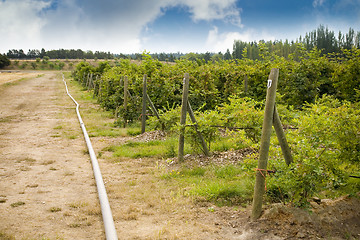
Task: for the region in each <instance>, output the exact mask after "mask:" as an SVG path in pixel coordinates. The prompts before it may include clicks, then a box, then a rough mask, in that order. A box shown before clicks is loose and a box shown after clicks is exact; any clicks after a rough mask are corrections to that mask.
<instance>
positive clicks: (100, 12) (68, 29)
mask: <svg viewBox="0 0 360 240" xmlns="http://www.w3.org/2000/svg"><path fill="white" fill-rule="evenodd" d="M235 2H236V0H137V1H129V0H102V1H99V0H77V1H73V0H61V1H59V0H0V36H1V38H0V52H6V51H7V50H9V49H13V48H16V49H19V48H22V49H24V50H25V51H26V50H27V49H34V48H36V49H40V48H42V47H44V48H45V49H47V50H49V49H58V48H75V49H77V48H80V49H83V50H100V51H111V52H114V53H119V52H122V53H133V52H139V51H141V50H142V49H141V48H142V39H140V35H141V33H142V30H144V29H145V28H146V26H147V25H148V24H149V23H151V22H152V21H154V20H156V19H157V18H158V17H159V16H161V15H162V14H164V12H165V11H166V9H167V8H168V7H177V6H183V7H185V9H187V10H188V11H189V12H190V13H191V17H192V20H193V21H211V20H223V21H227V22H230V23H232V24H234V25H236V26H241V19H240V9H238V8H236V5H235Z"/></svg>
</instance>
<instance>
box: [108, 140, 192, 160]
mask: <svg viewBox="0 0 360 240" xmlns="http://www.w3.org/2000/svg"><path fill="white" fill-rule="evenodd" d="M103 151H109V152H113V156H114V157H127V158H145V157H154V158H171V157H175V156H176V155H177V139H176V138H168V139H166V140H153V141H148V142H134V141H130V142H128V143H126V144H123V145H111V146H109V147H106V148H104V149H103ZM189 152H190V146H189V145H185V154H187V153H189Z"/></svg>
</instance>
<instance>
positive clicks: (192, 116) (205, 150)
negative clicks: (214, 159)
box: [187, 101, 210, 156]
mask: <svg viewBox="0 0 360 240" xmlns="http://www.w3.org/2000/svg"><path fill="white" fill-rule="evenodd" d="M187 107H188V109H187V111H188V112H189V116H190V119H191V121H192V122H193V123H194V127H195V131H196V133H197V135H198V137H199V139H200V141H201V146H202V148H203V151H204V154H205V156H210V153H209V149H208V147H207V146H206V142H205V140H204V138H203V136H202V134H201V132H199V131H198V128H197V126H198V125H197V122H196V119H195V114H194V112H193V110H192V108H191V105H190V102H189V101H188V105H187Z"/></svg>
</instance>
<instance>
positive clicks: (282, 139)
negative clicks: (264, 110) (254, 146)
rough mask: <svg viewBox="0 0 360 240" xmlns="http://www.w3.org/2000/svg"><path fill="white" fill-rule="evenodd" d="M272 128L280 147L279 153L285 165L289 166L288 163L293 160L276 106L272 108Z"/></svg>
mask: <svg viewBox="0 0 360 240" xmlns="http://www.w3.org/2000/svg"><path fill="white" fill-rule="evenodd" d="M273 126H274V129H275V132H276V136H277V138H278V140H279V144H280V147H281V151H282V153H283V155H284V159H285V162H286V164H287V165H290V163H292V162H293V158H292V155H291V151H290V148H289V145H288V142H287V141H286V137H285V133H284V130H283V127H282V124H281V121H280V117H279V113H278V111H277V109H276V106H274V120H273Z"/></svg>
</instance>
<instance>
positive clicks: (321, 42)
mask: <svg viewBox="0 0 360 240" xmlns="http://www.w3.org/2000/svg"><path fill="white" fill-rule="evenodd" d="M299 44H303V46H304V47H305V49H306V50H311V49H313V48H315V47H316V48H317V49H320V50H321V51H322V53H323V54H327V53H339V52H341V49H351V48H360V32H359V31H358V32H355V30H354V29H352V28H350V29H349V32H348V33H342V32H338V34H335V32H334V31H331V30H329V29H328V27H325V26H323V25H320V26H319V27H318V28H317V29H316V30H313V31H312V32H309V33H306V34H305V36H304V37H303V36H300V37H299V38H298V39H297V40H296V41H288V40H285V41H282V40H276V41H264V40H260V41H259V42H256V41H254V42H243V41H240V40H236V41H234V44H233V49H232V52H230V50H229V49H227V51H226V52H225V53H222V52H219V53H210V52H206V53H187V54H183V53H180V52H178V53H155V54H150V55H151V57H152V58H153V59H158V60H159V61H167V62H174V61H175V60H176V59H180V58H183V59H188V60H204V61H206V62H208V61H210V60H212V61H218V60H230V59H243V58H248V59H252V60H256V59H260V58H261V55H262V54H263V52H264V51H265V50H266V51H267V52H269V53H274V54H276V55H278V56H280V57H285V58H288V57H289V55H290V54H293V53H295V52H296V51H297V45H299ZM6 56H7V57H8V58H16V59H36V58H43V57H49V58H50V59H115V58H118V59H120V58H124V59H136V60H141V59H142V57H143V54H140V53H136V54H114V53H110V52H101V51H95V52H92V51H83V50H81V49H77V50H75V49H70V50H67V49H59V50H49V51H46V50H45V49H44V48H42V49H41V50H36V49H33V50H31V49H29V50H28V52H27V53H25V52H24V51H23V50H22V49H20V50H16V49H12V50H9V51H8V53H7V54H6Z"/></svg>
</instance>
